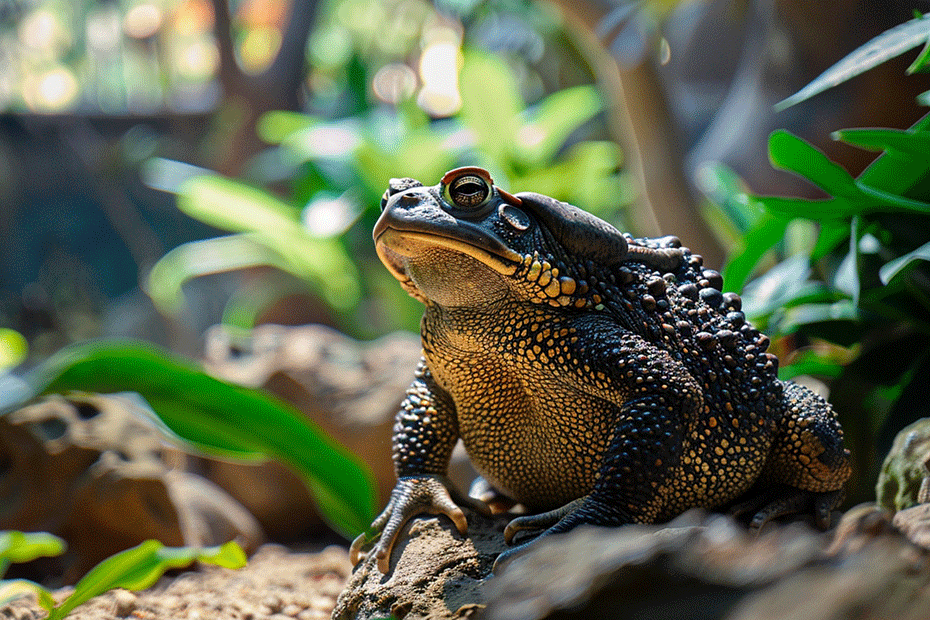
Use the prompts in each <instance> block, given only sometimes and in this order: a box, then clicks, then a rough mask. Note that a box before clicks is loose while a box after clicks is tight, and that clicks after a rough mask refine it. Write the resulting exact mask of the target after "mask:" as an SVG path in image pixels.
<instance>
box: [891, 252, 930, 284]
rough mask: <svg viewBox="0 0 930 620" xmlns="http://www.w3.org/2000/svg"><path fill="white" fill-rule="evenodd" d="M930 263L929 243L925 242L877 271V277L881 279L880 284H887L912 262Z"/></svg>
mask: <svg viewBox="0 0 930 620" xmlns="http://www.w3.org/2000/svg"><path fill="white" fill-rule="evenodd" d="M918 260H923V261H930V242H927V243H925V244H923V245H922V246H920V247H919V248H917V249H916V250H914V251H913V252H908V253H907V254H905V255H904V256H899V257H898V258H896V259H894V260H891V261H888V262H887V263H885V264H884V265H882V266H881V269H879V270H878V277H879V278H881V281H882V284H889V283H890V282H891V281H892V280H893V279H894V277H895V276H896V275H898V274H899V273H901V272H902V271H903V270H904V269H905V268H906V267H907V266H908V265H910V264H911V263H912V262H914V261H918Z"/></svg>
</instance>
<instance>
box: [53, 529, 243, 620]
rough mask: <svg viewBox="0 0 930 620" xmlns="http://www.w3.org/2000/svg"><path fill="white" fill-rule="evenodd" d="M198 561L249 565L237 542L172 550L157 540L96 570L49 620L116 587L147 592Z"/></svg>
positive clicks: (92, 571) (122, 553) (111, 559)
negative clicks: (173, 572)
mask: <svg viewBox="0 0 930 620" xmlns="http://www.w3.org/2000/svg"><path fill="white" fill-rule="evenodd" d="M195 560H196V561H200V562H206V563H209V564H219V565H220V566H224V567H226V568H241V567H243V566H245V562H246V559H245V553H244V552H243V551H242V548H241V547H239V545H237V544H236V543H234V542H228V543H226V544H224V545H221V546H219V547H208V548H205V549H199V548H195V547H176V548H169V547H165V546H164V545H163V544H162V543H160V542H158V541H157V540H147V541H145V542H143V543H142V544H140V545H138V546H136V547H132V548H131V549H127V550H125V551H123V552H121V553H117V554H116V555H113V556H110V557H109V558H107V559H105V560H104V561H102V562H101V563H100V564H98V565H97V566H95V567H94V568H92V569H91V570H90V572H89V573H87V574H86V575H85V576H84V577H83V578H82V579H81V580H80V581H78V582H77V584H75V586H74V592H73V593H72V594H71V596H69V597H68V598H66V599H65V600H64V601H63V602H62V603H61V605H59V606H58V607H56V608H55V609H53V610H52V612H51V613H50V614H49V616H48V620H61V618H64V617H65V616H67V615H68V614H69V613H71V611H72V610H73V609H74V608H75V607H77V606H78V605H80V604H81V603H85V602H87V601H89V600H90V599H91V598H93V597H95V596H97V595H99V594H103V593H104V592H107V591H109V590H112V589H114V588H125V589H127V590H144V589H146V588H148V587H150V586H152V585H153V584H154V583H155V582H156V581H158V579H159V578H160V577H161V576H162V575H163V574H164V573H165V571H166V570H169V569H172V568H181V567H184V566H187V565H188V564H190V563H191V562H194V561H195Z"/></svg>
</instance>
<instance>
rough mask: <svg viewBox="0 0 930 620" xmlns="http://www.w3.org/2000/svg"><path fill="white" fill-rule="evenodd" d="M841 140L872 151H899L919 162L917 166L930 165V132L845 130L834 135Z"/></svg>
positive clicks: (834, 137) (835, 138)
mask: <svg viewBox="0 0 930 620" xmlns="http://www.w3.org/2000/svg"><path fill="white" fill-rule="evenodd" d="M832 135H833V139H834V140H841V141H843V142H845V143H846V144H852V145H853V146H858V147H861V148H864V149H869V150H871V151H898V152H900V153H905V154H907V155H908V156H910V157H911V158H914V159H916V160H918V161H917V162H914V163H915V164H917V165H923V166H924V167H926V166H927V165H928V164H930V132H926V131H913V130H910V129H843V130H841V131H836V132H834V133H833V134H832Z"/></svg>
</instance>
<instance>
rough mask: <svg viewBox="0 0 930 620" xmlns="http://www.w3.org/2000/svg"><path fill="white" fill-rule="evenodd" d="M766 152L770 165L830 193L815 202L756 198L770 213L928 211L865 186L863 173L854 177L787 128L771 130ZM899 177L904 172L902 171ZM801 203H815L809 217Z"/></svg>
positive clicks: (922, 205) (927, 205) (820, 215)
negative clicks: (793, 174)
mask: <svg viewBox="0 0 930 620" xmlns="http://www.w3.org/2000/svg"><path fill="white" fill-rule="evenodd" d="M769 155H770V158H771V160H772V164H773V165H774V166H776V167H778V168H782V169H784V170H790V171H792V172H795V173H797V174H800V175H801V176H803V177H805V178H807V179H808V180H809V181H811V182H812V183H814V184H815V185H817V186H818V187H820V188H821V189H823V190H824V191H826V192H828V193H830V194H831V195H833V198H832V199H830V200H816V201H807V200H800V199H790V198H777V197H771V198H770V197H760V198H759V200H760V202H762V203H763V204H765V206H766V207H767V208H768V209H769V211H771V212H773V213H783V214H786V215H792V216H794V217H808V218H809V219H824V218H827V219H837V218H843V217H851V216H853V215H859V214H862V213H869V212H874V211H882V212H888V211H911V212H914V213H930V203H926V202H923V201H920V200H913V199H911V198H907V197H905V196H902V195H899V194H897V193H894V191H893V190H892V191H888V190H885V189H879V188H878V187H876V186H872V185H869V184H868V183H867V182H866V180H867V176H866V174H865V173H864V174H863V175H862V177H860V179H859V180H856V179H854V178H853V177H852V176H851V175H850V174H849V173H848V172H846V170H844V169H843V168H842V167H841V166H840V165H838V164H836V163H834V162H832V161H831V160H830V159H829V158H828V157H827V156H826V155H824V153H823V152H822V151H820V150H819V149H817V148H815V147H814V146H812V145H810V144H808V143H807V142H805V141H804V140H802V139H801V138H798V137H797V136H794V135H792V134H790V133H788V132H787V131H784V130H779V131H775V132H773V133H772V135H771V136H770V137H769ZM899 162H900V160H899ZM867 172H868V171H867ZM902 176H905V175H904V174H903V173H902ZM805 204H808V205H817V206H816V208H812V209H810V211H812V212H813V216H811V215H805V208H804V205H805Z"/></svg>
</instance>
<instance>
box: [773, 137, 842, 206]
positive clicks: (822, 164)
mask: <svg viewBox="0 0 930 620" xmlns="http://www.w3.org/2000/svg"><path fill="white" fill-rule="evenodd" d="M769 157H770V159H771V160H772V165H774V166H775V167H777V168H781V169H783V170H789V171H791V172H794V173H797V174H799V175H801V176H803V177H804V178H806V179H808V180H809V181H810V182H811V183H814V184H815V185H817V186H818V187H820V188H821V189H823V190H824V191H825V192H827V193H829V194H830V195H831V196H835V197H838V198H856V197H858V196H859V189H858V188H857V187H856V180H855V179H854V178H853V177H852V175H850V174H849V173H848V172H847V171H846V170H845V169H844V168H843V167H842V166H840V165H839V164H837V163H835V162H833V161H831V160H830V158H829V157H827V156H826V155H825V154H824V153H823V151H821V150H820V149H818V148H816V147H814V146H813V145H811V144H809V143H808V142H806V141H805V140H803V139H801V138H799V137H797V136H795V135H794V134H792V133H790V132H788V131H785V130H783V129H779V130H776V131H773V132H772V135H771V136H769Z"/></svg>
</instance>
